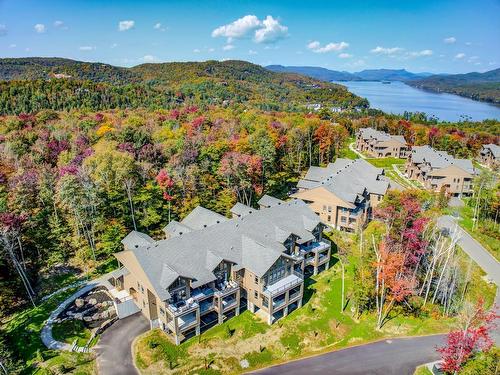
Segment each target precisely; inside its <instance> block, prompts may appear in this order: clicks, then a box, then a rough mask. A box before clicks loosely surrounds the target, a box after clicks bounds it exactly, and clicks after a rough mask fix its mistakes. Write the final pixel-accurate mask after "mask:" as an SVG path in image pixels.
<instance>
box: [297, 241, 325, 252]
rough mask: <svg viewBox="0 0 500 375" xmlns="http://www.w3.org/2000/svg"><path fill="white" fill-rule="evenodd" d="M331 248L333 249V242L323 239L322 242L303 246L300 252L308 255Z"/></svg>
mask: <svg viewBox="0 0 500 375" xmlns="http://www.w3.org/2000/svg"><path fill="white" fill-rule="evenodd" d="M329 247H331V242H330V241H329V240H327V239H322V240H321V241H314V242H312V243H311V244H309V245H307V246H301V247H300V251H301V253H303V254H305V253H308V252H310V251H313V252H318V251H322V250H326V249H328V248H329Z"/></svg>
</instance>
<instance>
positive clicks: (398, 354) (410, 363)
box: [254, 335, 444, 375]
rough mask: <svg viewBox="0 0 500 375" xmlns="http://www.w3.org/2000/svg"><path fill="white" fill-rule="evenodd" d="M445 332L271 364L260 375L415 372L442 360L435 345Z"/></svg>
mask: <svg viewBox="0 0 500 375" xmlns="http://www.w3.org/2000/svg"><path fill="white" fill-rule="evenodd" d="M443 343H444V335H435V336H425V337H413V338H403V339H392V340H384V341H379V342H375V343H373V344H367V345H362V346H357V347H353V348H347V349H343V350H339V351H335V352H330V353H326V354H322V355H319V356H317V357H311V358H307V359H302V360H299V361H295V362H288V363H285V364H283V365H278V366H274V367H269V368H266V369H263V370H260V371H256V372H255V373H254V374H259V375H274V374H287V375H303V374H310V375H313V374H315V375H323V374H325V375H327V374H329V375H356V374H380V375H391V374H394V375H404V374H408V375H412V374H413V373H414V372H415V367H417V366H420V365H421V364H422V363H427V362H432V361H435V360H437V359H439V355H438V354H437V353H436V349H435V347H436V346H438V345H443Z"/></svg>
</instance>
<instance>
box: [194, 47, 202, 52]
mask: <svg viewBox="0 0 500 375" xmlns="http://www.w3.org/2000/svg"><path fill="white" fill-rule="evenodd" d="M193 52H194V53H200V52H201V51H200V50H199V49H198V48H195V49H194V50H193Z"/></svg>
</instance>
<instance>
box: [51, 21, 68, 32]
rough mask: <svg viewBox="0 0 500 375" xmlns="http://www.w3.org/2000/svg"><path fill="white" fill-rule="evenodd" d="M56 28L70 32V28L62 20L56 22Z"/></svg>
mask: <svg viewBox="0 0 500 375" xmlns="http://www.w3.org/2000/svg"><path fill="white" fill-rule="evenodd" d="M54 27H55V28H56V29H59V30H68V26H66V24H65V23H64V22H63V21H61V20H57V21H54Z"/></svg>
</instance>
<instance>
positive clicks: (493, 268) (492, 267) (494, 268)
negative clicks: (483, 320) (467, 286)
mask: <svg viewBox="0 0 500 375" xmlns="http://www.w3.org/2000/svg"><path fill="white" fill-rule="evenodd" d="M438 226H439V227H440V228H447V229H448V230H449V231H450V233H453V231H454V230H455V227H456V226H457V224H456V221H455V219H454V218H453V217H451V216H449V215H446V216H441V217H440V218H439V219H438ZM457 230H458V232H459V235H460V239H459V240H458V245H459V246H460V247H461V248H462V249H463V250H464V251H465V252H466V253H467V254H468V255H469V256H470V257H471V258H472V259H473V260H474V261H475V262H476V263H477V264H478V265H479V267H481V268H482V269H483V270H484V272H486V273H487V274H488V277H489V278H490V279H491V280H493V281H494V282H495V284H497V286H499V287H500V263H499V262H498V261H497V260H496V259H495V258H494V257H493V256H492V255H491V254H490V253H489V252H488V250H486V249H485V248H484V247H483V246H481V244H480V243H479V242H477V241H476V240H475V239H474V238H472V237H471V235H470V234H469V233H467V232H466V231H465V230H463V229H462V228H460V227H458V229H457ZM499 289H500V288H499ZM497 296H498V294H497Z"/></svg>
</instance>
